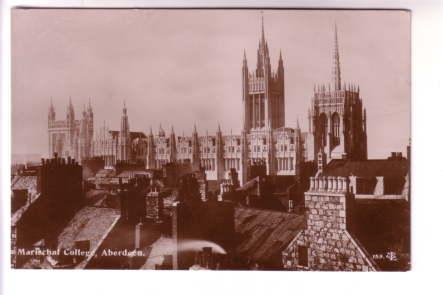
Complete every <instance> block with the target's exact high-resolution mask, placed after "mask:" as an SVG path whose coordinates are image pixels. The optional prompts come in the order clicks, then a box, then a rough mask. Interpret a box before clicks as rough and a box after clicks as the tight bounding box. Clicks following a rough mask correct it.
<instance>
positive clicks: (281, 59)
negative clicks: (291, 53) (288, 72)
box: [278, 48, 283, 61]
mask: <svg viewBox="0 0 443 295" xmlns="http://www.w3.org/2000/svg"><path fill="white" fill-rule="evenodd" d="M278 60H279V61H283V58H282V56H281V48H280V57H279V59H278Z"/></svg>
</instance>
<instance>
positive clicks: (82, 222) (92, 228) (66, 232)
mask: <svg viewBox="0 0 443 295" xmlns="http://www.w3.org/2000/svg"><path fill="white" fill-rule="evenodd" d="M119 218H120V215H119V213H118V211H117V210H115V209H110V208H98V207H84V208H83V209H81V210H80V211H78V212H77V214H75V216H74V217H73V218H72V219H71V221H70V222H69V224H68V225H67V226H66V227H65V228H64V229H63V231H62V233H61V234H60V235H59V236H58V239H57V240H58V248H73V247H74V245H75V242H77V241H85V240H88V241H89V243H90V244H89V245H90V248H89V250H90V251H91V252H90V255H89V256H88V257H86V259H85V260H83V261H82V262H81V263H80V264H79V265H77V266H76V268H83V267H85V266H86V265H87V263H88V262H89V260H90V259H91V258H92V257H93V256H94V254H95V251H97V249H98V247H99V246H100V244H101V243H102V242H103V240H104V239H105V238H106V236H107V235H108V234H109V232H110V231H111V230H112V228H113V227H114V225H115V224H116V223H117V221H118V220H119Z"/></svg>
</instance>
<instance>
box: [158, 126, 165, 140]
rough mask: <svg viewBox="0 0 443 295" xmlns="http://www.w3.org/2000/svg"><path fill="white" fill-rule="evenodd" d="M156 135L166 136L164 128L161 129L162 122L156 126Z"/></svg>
mask: <svg viewBox="0 0 443 295" xmlns="http://www.w3.org/2000/svg"><path fill="white" fill-rule="evenodd" d="M158 136H160V137H165V136H166V132H165V130H164V129H163V127H162V124H160V125H159V126H158Z"/></svg>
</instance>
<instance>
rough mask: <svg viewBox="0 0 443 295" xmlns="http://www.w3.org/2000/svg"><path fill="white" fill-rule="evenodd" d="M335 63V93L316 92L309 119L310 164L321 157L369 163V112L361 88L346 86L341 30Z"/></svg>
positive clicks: (328, 90) (320, 89)
mask: <svg viewBox="0 0 443 295" xmlns="http://www.w3.org/2000/svg"><path fill="white" fill-rule="evenodd" d="M332 57H333V63H332V83H333V89H331V87H330V86H329V85H328V87H326V86H325V85H319V86H316V87H315V88H314V97H313V98H312V101H311V108H310V109H309V111H308V117H309V138H308V160H314V161H317V159H318V156H319V154H321V155H322V156H325V159H326V162H329V161H330V160H332V159H344V158H347V159H352V160H364V159H367V137H366V116H365V114H366V111H365V110H364V109H363V102H362V99H361V98H360V88H359V87H358V86H355V85H354V84H346V83H345V84H342V79H341V69H340V55H339V46H338V36H337V27H335V30H334V45H333V55H332Z"/></svg>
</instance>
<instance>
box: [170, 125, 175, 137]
mask: <svg viewBox="0 0 443 295" xmlns="http://www.w3.org/2000/svg"><path fill="white" fill-rule="evenodd" d="M171 134H172V135H175V132H174V125H171Z"/></svg>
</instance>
